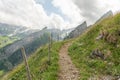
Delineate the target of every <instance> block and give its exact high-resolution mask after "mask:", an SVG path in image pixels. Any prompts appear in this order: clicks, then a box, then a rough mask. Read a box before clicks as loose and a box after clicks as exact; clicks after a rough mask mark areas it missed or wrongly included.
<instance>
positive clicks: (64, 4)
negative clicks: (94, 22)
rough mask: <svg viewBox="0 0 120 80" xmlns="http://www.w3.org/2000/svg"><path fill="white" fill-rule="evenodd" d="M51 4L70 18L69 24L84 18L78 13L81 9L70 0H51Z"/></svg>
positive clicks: (81, 20) (76, 22)
mask: <svg viewBox="0 0 120 80" xmlns="http://www.w3.org/2000/svg"><path fill="white" fill-rule="evenodd" d="M52 4H53V5H54V6H55V7H58V8H59V9H60V11H61V12H62V13H63V14H64V15H65V16H66V17H67V18H68V19H69V20H70V23H71V24H78V23H81V22H83V20H84V18H83V17H82V16H81V15H80V13H81V11H80V9H79V8H78V7H77V6H76V5H75V4H74V3H73V2H72V0H59V1H58V0H53V2H52Z"/></svg>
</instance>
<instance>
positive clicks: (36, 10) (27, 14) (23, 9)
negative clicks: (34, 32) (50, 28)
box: [0, 0, 49, 29]
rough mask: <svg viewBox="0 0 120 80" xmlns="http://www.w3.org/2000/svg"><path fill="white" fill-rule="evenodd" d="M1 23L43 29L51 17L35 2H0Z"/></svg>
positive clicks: (22, 0) (12, 0) (10, 0)
mask: <svg viewBox="0 0 120 80" xmlns="http://www.w3.org/2000/svg"><path fill="white" fill-rule="evenodd" d="M0 21H1V22H3V23H9V24H15V25H23V26H27V27H32V28H40V29H41V28H42V26H44V25H45V24H47V22H49V17H48V16H47V15H46V13H45V11H44V9H43V7H42V6H41V5H39V4H36V3H35V1H34V0H0Z"/></svg>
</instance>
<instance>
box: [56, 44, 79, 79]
mask: <svg viewBox="0 0 120 80" xmlns="http://www.w3.org/2000/svg"><path fill="white" fill-rule="evenodd" d="M69 46H70V43H66V44H64V45H63V46H62V48H61V50H60V52H59V57H60V58H59V66H60V72H59V77H58V80H78V77H79V72H78V70H77V68H76V67H75V66H74V65H73V63H72V61H71V59H70V57H69V55H68V47H69Z"/></svg>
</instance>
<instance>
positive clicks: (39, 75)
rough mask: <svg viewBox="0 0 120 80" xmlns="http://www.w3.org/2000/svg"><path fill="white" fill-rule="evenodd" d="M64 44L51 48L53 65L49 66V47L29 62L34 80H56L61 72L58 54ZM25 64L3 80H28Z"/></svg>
mask: <svg viewBox="0 0 120 80" xmlns="http://www.w3.org/2000/svg"><path fill="white" fill-rule="evenodd" d="M63 44H64V42H58V43H54V44H53V45H52V48H51V64H50V65H49V64H48V47H47V46H44V47H42V48H40V49H38V50H37V51H36V52H35V54H33V55H32V56H31V57H30V58H29V60H28V62H29V66H30V72H31V77H32V80H56V79H57V74H58V70H59V66H58V52H59V49H60V47H61V46H62V45H63ZM26 78H27V76H26V69H25V66H24V64H23V63H22V64H20V65H19V66H18V67H16V68H15V69H14V70H13V71H11V72H9V73H8V74H7V75H6V76H4V78H2V80H9V79H10V80H27V79H26Z"/></svg>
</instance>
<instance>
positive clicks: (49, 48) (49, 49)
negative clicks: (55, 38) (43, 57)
mask: <svg viewBox="0 0 120 80" xmlns="http://www.w3.org/2000/svg"><path fill="white" fill-rule="evenodd" d="M51 40H52V39H51V33H50V35H49V44H48V63H49V64H50V61H51V55H50V54H51V44H52V41H51Z"/></svg>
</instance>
